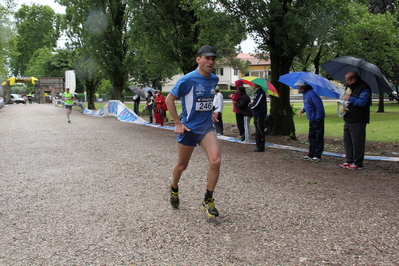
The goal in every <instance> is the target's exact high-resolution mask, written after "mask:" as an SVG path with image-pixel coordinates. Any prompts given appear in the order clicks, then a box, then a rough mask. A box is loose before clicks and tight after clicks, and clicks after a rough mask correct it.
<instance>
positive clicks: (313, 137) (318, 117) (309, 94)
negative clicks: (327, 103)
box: [295, 80, 326, 163]
mask: <svg viewBox="0 0 399 266" xmlns="http://www.w3.org/2000/svg"><path fill="white" fill-rule="evenodd" d="M295 86H297V87H298V89H299V91H300V92H302V93H303V108H302V109H301V110H300V111H299V116H301V115H302V114H303V113H306V117H307V118H308V120H309V133H308V139H309V151H308V155H305V156H302V157H301V159H302V160H305V161H311V162H316V163H317V162H320V160H321V155H322V154H323V151H324V118H325V117H326V114H325V112H324V105H323V101H322V100H321V99H320V97H319V96H318V95H317V94H316V92H314V91H313V88H312V86H310V85H309V84H307V83H306V82H304V81H303V80H298V81H297V83H295Z"/></svg>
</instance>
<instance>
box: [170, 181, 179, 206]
mask: <svg viewBox="0 0 399 266" xmlns="http://www.w3.org/2000/svg"><path fill="white" fill-rule="evenodd" d="M169 192H170V200H169V202H170V206H172V207H173V208H174V209H178V208H179V192H173V191H172V184H170V185H169Z"/></svg>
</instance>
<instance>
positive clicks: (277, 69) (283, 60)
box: [270, 52, 296, 139]
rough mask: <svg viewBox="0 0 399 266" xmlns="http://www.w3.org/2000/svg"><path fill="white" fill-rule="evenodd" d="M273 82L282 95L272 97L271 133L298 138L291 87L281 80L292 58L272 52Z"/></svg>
mask: <svg viewBox="0 0 399 266" xmlns="http://www.w3.org/2000/svg"><path fill="white" fill-rule="evenodd" d="M270 60H271V71H272V80H271V82H272V84H273V85H274V86H275V87H276V89H277V90H278V92H279V96H280V97H270V98H271V103H270V113H271V115H272V117H273V128H272V130H271V133H270V135H283V136H289V137H290V138H291V139H296V135H295V124H294V119H293V115H294V112H293V110H292V107H291V103H290V87H288V86H287V85H284V84H283V83H281V82H279V81H278V79H279V77H280V76H281V75H284V74H286V73H288V72H289V68H290V66H291V64H292V60H293V59H292V58H287V57H283V56H279V55H277V54H276V53H273V52H271V53H270Z"/></svg>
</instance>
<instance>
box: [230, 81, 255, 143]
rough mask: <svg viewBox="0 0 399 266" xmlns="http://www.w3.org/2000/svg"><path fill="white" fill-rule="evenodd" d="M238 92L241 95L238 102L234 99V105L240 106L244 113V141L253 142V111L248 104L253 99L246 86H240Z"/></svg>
mask: <svg viewBox="0 0 399 266" xmlns="http://www.w3.org/2000/svg"><path fill="white" fill-rule="evenodd" d="M238 94H240V96H241V97H240V99H239V101H238V102H236V101H233V104H234V106H236V107H237V108H239V109H240V110H241V111H242V113H243V115H244V131H245V139H244V142H245V143H250V142H252V138H251V127H250V125H251V124H250V123H251V118H252V112H251V109H250V108H249V106H248V105H249V103H250V102H251V99H250V98H249V96H248V94H247V92H246V90H245V87H244V86H240V87H239V88H238Z"/></svg>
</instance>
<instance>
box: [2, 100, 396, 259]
mask: <svg viewBox="0 0 399 266" xmlns="http://www.w3.org/2000/svg"><path fill="white" fill-rule="evenodd" d="M71 120H72V123H71V124H68V123H67V119H66V115H65V110H64V109H62V108H58V107H54V106H53V105H50V104H32V105H26V106H24V105H11V106H7V107H4V108H3V109H2V110H0V145H1V146H0V265H399V250H398V249H399V227H398V222H399V219H398V218H399V212H398V206H399V204H398V203H399V174H398V171H395V169H397V168H398V167H399V164H397V163H390V162H367V169H366V170H364V171H360V170H359V171H350V170H347V169H339V168H338V167H337V165H338V163H340V162H342V159H339V158H333V157H332V158H325V159H324V160H323V162H321V163H311V162H303V161H300V160H299V159H298V158H299V156H300V155H301V154H299V153H298V152H294V151H287V150H279V149H271V148H269V149H268V150H267V151H266V152H265V153H262V154H259V153H256V154H255V153H252V152H251V149H252V146H250V145H243V144H239V143H230V142H225V141H221V146H222V158H223V162H222V171H221V176H220V181H219V183H218V187H217V190H216V192H215V199H216V206H217V207H218V209H219V211H220V213H221V216H220V217H218V218H217V219H215V218H213V219H211V218H207V217H206V215H205V213H204V212H202V211H201V210H200V209H199V205H200V201H201V199H202V197H203V194H204V189H205V180H204V177H205V173H206V171H207V160H206V157H205V155H204V153H203V151H202V149H201V148H200V147H197V148H196V149H195V151H194V154H193V157H192V160H191V162H190V165H189V167H188V169H187V171H186V172H185V173H184V174H183V177H182V180H181V184H180V192H181V193H180V199H181V208H180V209H179V210H172V209H171V207H170V206H169V204H168V192H167V185H168V183H169V181H170V176H171V169H172V166H173V165H174V163H175V160H176V147H175V136H174V133H173V132H172V131H170V130H164V129H158V128H153V127H147V126H142V125H135V124H131V123H123V122H119V121H118V120H116V119H115V118H112V117H107V118H96V117H91V116H87V115H84V114H82V113H80V112H79V111H77V110H74V111H73V113H72V116H71ZM393 169H394V170H393Z"/></svg>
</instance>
